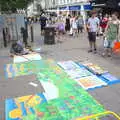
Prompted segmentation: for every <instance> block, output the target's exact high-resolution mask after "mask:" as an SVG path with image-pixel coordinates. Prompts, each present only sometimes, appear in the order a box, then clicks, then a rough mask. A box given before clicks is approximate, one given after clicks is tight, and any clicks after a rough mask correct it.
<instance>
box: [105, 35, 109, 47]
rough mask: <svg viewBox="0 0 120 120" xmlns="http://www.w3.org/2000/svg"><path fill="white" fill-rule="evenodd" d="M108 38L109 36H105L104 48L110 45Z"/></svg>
mask: <svg viewBox="0 0 120 120" xmlns="http://www.w3.org/2000/svg"><path fill="white" fill-rule="evenodd" d="M108 44H109V43H108V40H107V38H106V37H105V38H104V48H107V47H108Z"/></svg>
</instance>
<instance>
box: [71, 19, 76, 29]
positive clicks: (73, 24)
mask: <svg viewBox="0 0 120 120" xmlns="http://www.w3.org/2000/svg"><path fill="white" fill-rule="evenodd" d="M72 28H73V29H77V21H76V20H75V18H74V19H73V20H72Z"/></svg>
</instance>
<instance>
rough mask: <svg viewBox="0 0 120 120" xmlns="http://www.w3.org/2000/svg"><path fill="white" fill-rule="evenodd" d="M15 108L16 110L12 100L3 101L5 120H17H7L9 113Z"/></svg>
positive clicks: (8, 119)
mask: <svg viewBox="0 0 120 120" xmlns="http://www.w3.org/2000/svg"><path fill="white" fill-rule="evenodd" d="M16 108H17V105H16V104H15V101H14V99H7V100H6V101H5V117H6V120H19V119H18V118H16V119H11V118H9V112H10V111H12V110H14V109H16Z"/></svg>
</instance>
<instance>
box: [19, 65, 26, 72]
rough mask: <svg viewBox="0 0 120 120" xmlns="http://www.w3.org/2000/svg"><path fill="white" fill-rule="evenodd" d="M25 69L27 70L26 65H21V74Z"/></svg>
mask: <svg viewBox="0 0 120 120" xmlns="http://www.w3.org/2000/svg"><path fill="white" fill-rule="evenodd" d="M24 69H25V68H24V64H21V65H20V72H23V71H24Z"/></svg>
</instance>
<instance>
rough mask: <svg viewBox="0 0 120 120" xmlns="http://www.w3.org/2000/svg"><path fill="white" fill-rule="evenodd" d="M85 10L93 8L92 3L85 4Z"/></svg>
mask: <svg viewBox="0 0 120 120" xmlns="http://www.w3.org/2000/svg"><path fill="white" fill-rule="evenodd" d="M84 10H92V6H91V5H84Z"/></svg>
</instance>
